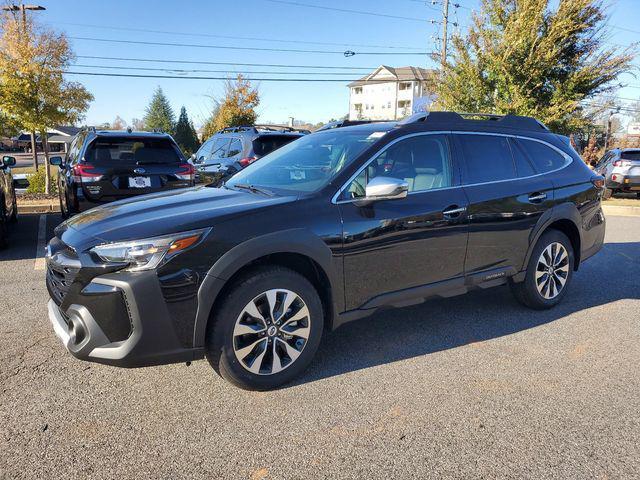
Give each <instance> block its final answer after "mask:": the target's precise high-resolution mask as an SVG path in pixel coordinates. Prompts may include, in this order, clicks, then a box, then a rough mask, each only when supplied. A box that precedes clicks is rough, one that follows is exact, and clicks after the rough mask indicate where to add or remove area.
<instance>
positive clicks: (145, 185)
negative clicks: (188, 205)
mask: <svg viewBox="0 0 640 480" xmlns="http://www.w3.org/2000/svg"><path fill="white" fill-rule="evenodd" d="M190 168H191V167H190V166H188V165H186V161H185V160H184V159H183V157H182V154H181V153H180V151H179V150H178V147H177V146H176V145H175V144H174V143H173V142H172V141H171V140H170V139H169V138H166V137H164V138H153V137H130V136H123V137H110V136H109V137H98V138H96V139H95V140H94V141H93V142H91V144H90V145H89V146H88V147H87V149H86V151H85V154H84V157H83V159H82V161H81V162H80V163H79V164H78V166H77V167H76V170H78V171H77V172H74V174H75V175H76V176H79V177H80V178H81V182H82V187H83V190H84V194H85V195H86V196H87V198H89V199H90V200H93V201H113V200H117V199H118V198H123V197H128V196H132V195H139V194H143V193H152V192H157V191H161V190H167V189H172V188H180V187H187V186H189V185H190V184H191V182H190V180H187V179H185V178H182V177H181V175H182V174H184V173H185V169H189V170H190Z"/></svg>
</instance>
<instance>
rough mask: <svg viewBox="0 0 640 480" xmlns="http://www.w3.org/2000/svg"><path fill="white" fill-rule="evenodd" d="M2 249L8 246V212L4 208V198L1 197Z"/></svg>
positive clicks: (0, 232)
mask: <svg viewBox="0 0 640 480" xmlns="http://www.w3.org/2000/svg"><path fill="white" fill-rule="evenodd" d="M0 202H1V203H0V248H4V247H6V246H7V243H8V241H7V235H8V228H7V212H6V208H5V206H4V198H2V197H0Z"/></svg>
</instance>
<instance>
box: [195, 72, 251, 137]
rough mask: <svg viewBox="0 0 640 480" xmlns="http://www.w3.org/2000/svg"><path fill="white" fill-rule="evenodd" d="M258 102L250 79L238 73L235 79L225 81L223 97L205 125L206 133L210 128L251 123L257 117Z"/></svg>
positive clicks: (215, 129) (215, 130)
mask: <svg viewBox="0 0 640 480" xmlns="http://www.w3.org/2000/svg"><path fill="white" fill-rule="evenodd" d="M259 104H260V95H259V94H258V89H257V88H253V87H252V86H251V81H249V80H248V79H246V78H244V77H243V76H242V75H238V77H237V78H236V79H235V80H228V81H227V83H226V85H225V96H224V99H223V100H222V102H220V104H219V106H218V108H217V111H216V112H215V115H213V116H212V118H211V119H210V121H209V122H207V124H206V125H205V130H206V131H207V133H208V132H209V130H211V129H212V130H213V132H217V131H218V130H222V129H223V128H226V127H237V126H241V125H253V124H254V123H256V119H257V118H258V114H257V113H256V111H255V108H256V107H257V106H258V105H259Z"/></svg>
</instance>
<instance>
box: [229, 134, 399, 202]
mask: <svg viewBox="0 0 640 480" xmlns="http://www.w3.org/2000/svg"><path fill="white" fill-rule="evenodd" d="M390 128H391V127H387V129H386V130H383V129H382V128H377V129H375V130H372V129H357V130H351V129H335V130H328V131H324V132H319V133H314V134H311V135H306V136H304V137H302V138H299V139H298V140H296V141H295V142H292V143H289V144H288V145H285V146H284V147H282V148H280V149H278V150H276V151H274V152H272V153H270V154H268V155H267V156H266V157H264V158H263V159H262V160H260V161H259V162H256V163H254V164H252V165H250V166H248V167H247V168H246V169H244V170H242V171H241V172H239V173H237V174H236V175H234V176H233V177H232V178H231V179H230V180H229V181H228V182H227V183H226V185H227V186H228V187H230V188H233V187H234V186H235V185H253V186H259V187H265V188H267V189H269V188H273V189H274V190H285V191H295V192H305V193H310V192H315V191H317V190H319V189H321V188H322V187H324V186H325V185H327V184H328V183H329V182H330V181H331V180H332V179H333V177H335V176H336V175H337V174H338V173H339V172H340V171H342V170H343V169H344V168H345V167H346V166H347V165H349V164H350V163H351V162H352V161H353V160H354V159H355V158H356V157H357V156H358V155H359V154H360V153H361V152H362V151H364V150H365V149H366V148H367V147H369V146H370V145H372V144H373V143H374V142H376V141H377V140H378V139H380V137H382V136H383V135H384V134H385V133H386V132H387V131H388V130H389V129H390Z"/></svg>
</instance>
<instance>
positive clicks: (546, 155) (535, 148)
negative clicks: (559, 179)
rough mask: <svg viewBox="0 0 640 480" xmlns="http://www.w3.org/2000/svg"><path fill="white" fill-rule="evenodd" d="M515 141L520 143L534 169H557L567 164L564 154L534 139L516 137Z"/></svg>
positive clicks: (547, 170) (541, 170) (546, 170)
mask: <svg viewBox="0 0 640 480" xmlns="http://www.w3.org/2000/svg"><path fill="white" fill-rule="evenodd" d="M517 142H518V143H519V144H520V145H522V147H523V150H524V151H525V152H526V153H527V155H528V156H529V158H530V159H531V162H532V163H533V165H534V167H535V169H536V170H537V171H538V172H540V173H547V172H550V171H552V170H557V169H559V168H562V167H564V166H565V165H566V164H567V161H566V159H565V158H564V156H562V155H561V154H560V153H558V152H557V151H555V150H554V149H553V148H551V147H548V146H546V145H545V144H543V143H540V142H536V141H534V140H523V139H522V138H518V139H517Z"/></svg>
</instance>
